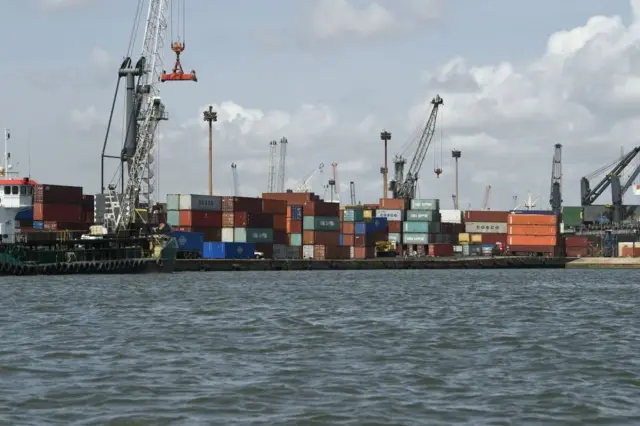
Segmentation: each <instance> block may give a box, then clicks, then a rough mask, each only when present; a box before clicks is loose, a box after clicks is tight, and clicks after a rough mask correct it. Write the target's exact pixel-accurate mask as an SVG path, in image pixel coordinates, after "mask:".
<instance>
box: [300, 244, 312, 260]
mask: <svg viewBox="0 0 640 426" xmlns="http://www.w3.org/2000/svg"><path fill="white" fill-rule="evenodd" d="M313 253H314V246H312V245H304V246H302V258H303V259H313Z"/></svg>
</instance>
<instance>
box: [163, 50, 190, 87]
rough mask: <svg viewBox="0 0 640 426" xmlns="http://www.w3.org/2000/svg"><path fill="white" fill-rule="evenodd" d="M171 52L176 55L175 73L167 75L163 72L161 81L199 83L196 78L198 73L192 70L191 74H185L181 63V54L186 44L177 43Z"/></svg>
mask: <svg viewBox="0 0 640 426" xmlns="http://www.w3.org/2000/svg"><path fill="white" fill-rule="evenodd" d="M171 50H173V51H174V52H175V53H176V64H175V65H174V66H173V72H172V73H170V74H167V72H166V71H162V76H161V77H160V81H162V82H163V83H164V82H165V81H198V79H197V78H196V72H195V71H194V70H191V72H190V73H185V72H184V70H183V69H182V64H181V63H180V54H181V53H182V52H183V51H184V42H181V41H176V42H175V43H173V44H172V45H171Z"/></svg>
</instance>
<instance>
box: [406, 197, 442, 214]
mask: <svg viewBox="0 0 640 426" xmlns="http://www.w3.org/2000/svg"><path fill="white" fill-rule="evenodd" d="M411 210H436V211H440V200H438V199H437V198H431V199H415V200H411Z"/></svg>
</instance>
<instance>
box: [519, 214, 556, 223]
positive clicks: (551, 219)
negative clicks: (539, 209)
mask: <svg viewBox="0 0 640 426" xmlns="http://www.w3.org/2000/svg"><path fill="white" fill-rule="evenodd" d="M507 223H508V224H509V225H557V224H558V216H556V215H551V214H509V217H507Z"/></svg>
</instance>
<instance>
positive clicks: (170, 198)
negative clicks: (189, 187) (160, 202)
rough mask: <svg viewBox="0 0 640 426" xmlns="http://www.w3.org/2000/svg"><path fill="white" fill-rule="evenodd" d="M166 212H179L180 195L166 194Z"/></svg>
mask: <svg viewBox="0 0 640 426" xmlns="http://www.w3.org/2000/svg"><path fill="white" fill-rule="evenodd" d="M167 210H168V211H171V210H180V194H167Z"/></svg>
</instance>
